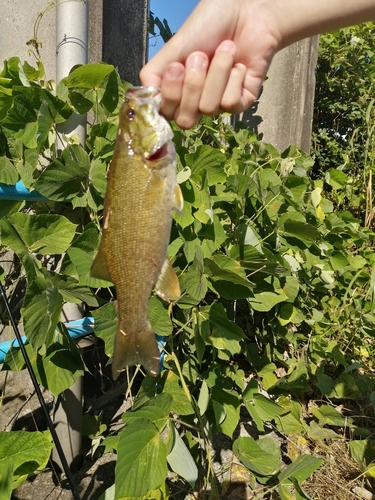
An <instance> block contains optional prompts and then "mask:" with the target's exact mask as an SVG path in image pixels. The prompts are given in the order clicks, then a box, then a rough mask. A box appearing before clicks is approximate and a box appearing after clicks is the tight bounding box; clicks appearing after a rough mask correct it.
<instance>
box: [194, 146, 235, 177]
mask: <svg viewBox="0 0 375 500" xmlns="http://www.w3.org/2000/svg"><path fill="white" fill-rule="evenodd" d="M185 161H186V165H187V166H188V167H190V169H191V173H192V175H194V174H197V173H198V172H200V171H201V170H202V169H205V170H206V172H207V175H208V183H209V185H210V186H214V185H215V184H217V183H223V182H225V179H226V175H225V172H224V170H223V168H222V165H223V163H224V161H225V155H224V153H222V152H221V151H219V150H218V149H216V148H212V147H211V146H205V145H204V146H198V147H197V149H196V151H195V152H194V153H190V154H187V155H185Z"/></svg>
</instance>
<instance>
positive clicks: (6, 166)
mask: <svg viewBox="0 0 375 500" xmlns="http://www.w3.org/2000/svg"><path fill="white" fill-rule="evenodd" d="M17 181H18V173H17V170H16V169H15V168H14V165H13V163H12V162H11V161H10V160H9V159H8V158H7V157H6V156H0V183H2V184H8V185H10V186H13V185H14V184H15V183H16V182H17Z"/></svg>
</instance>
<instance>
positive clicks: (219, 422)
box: [211, 386, 241, 437]
mask: <svg viewBox="0 0 375 500" xmlns="http://www.w3.org/2000/svg"><path fill="white" fill-rule="evenodd" d="M211 401H212V404H213V407H214V413H215V421H216V427H217V428H218V430H219V431H221V432H223V433H224V434H226V435H227V436H229V437H232V436H233V433H234V431H235V430H236V427H237V425H238V422H239V420H240V407H241V401H240V398H239V396H238V394H237V393H236V392H235V391H225V390H224V389H221V388H220V387H216V386H215V387H213V389H212V395H211Z"/></svg>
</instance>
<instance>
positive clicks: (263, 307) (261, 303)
mask: <svg viewBox="0 0 375 500" xmlns="http://www.w3.org/2000/svg"><path fill="white" fill-rule="evenodd" d="M287 299H288V296H287V295H286V294H285V292H284V291H283V290H282V289H279V290H275V291H274V292H260V293H254V297H251V298H249V303H250V304H251V307H252V308H253V309H254V310H255V311H263V312H267V311H270V310H271V309H272V308H273V307H274V306H275V305H276V304H279V303H280V302H284V301H286V300H287Z"/></svg>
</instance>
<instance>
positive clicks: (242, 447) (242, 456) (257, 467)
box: [233, 437, 280, 476]
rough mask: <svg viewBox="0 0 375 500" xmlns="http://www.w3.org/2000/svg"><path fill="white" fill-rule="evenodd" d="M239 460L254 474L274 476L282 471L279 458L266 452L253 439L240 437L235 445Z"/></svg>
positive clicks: (234, 450) (234, 449) (234, 448)
mask: <svg viewBox="0 0 375 500" xmlns="http://www.w3.org/2000/svg"><path fill="white" fill-rule="evenodd" d="M233 452H234V453H235V455H236V456H237V458H238V459H239V460H240V461H241V462H242V463H243V464H244V465H245V466H246V467H247V468H248V469H249V470H251V471H252V472H254V474H257V475H260V476H273V475H275V474H277V473H278V472H279V470H280V460H279V458H278V457H275V456H274V455H271V454H270V453H267V452H265V451H264V450H263V449H262V448H261V447H260V446H259V444H258V442H256V441H255V440H254V439H253V438H251V437H239V438H237V439H236V440H235V442H234V443H233Z"/></svg>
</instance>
